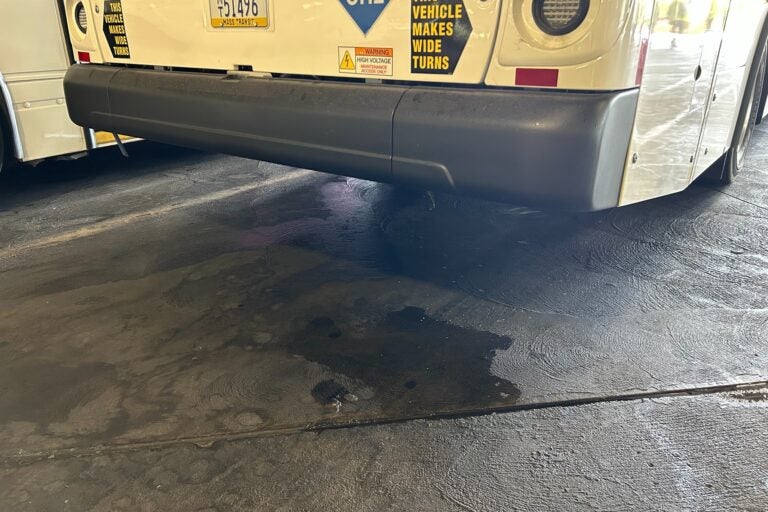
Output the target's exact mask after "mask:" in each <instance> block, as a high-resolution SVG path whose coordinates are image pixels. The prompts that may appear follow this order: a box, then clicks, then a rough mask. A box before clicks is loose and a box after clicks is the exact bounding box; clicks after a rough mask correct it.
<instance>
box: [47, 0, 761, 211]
mask: <svg viewBox="0 0 768 512" xmlns="http://www.w3.org/2000/svg"><path fill="white" fill-rule="evenodd" d="M62 1H63V2H64V3H63V5H64V9H65V13H66V23H67V29H68V32H69V36H70V40H71V42H72V45H73V48H74V51H75V52H76V53H77V56H78V60H79V61H80V64H78V65H75V66H73V67H71V68H70V69H69V70H68V72H67V75H66V78H65V82H64V86H65V94H66V99H67V105H68V107H69V113H70V116H71V118H72V119H73V120H74V122H76V123H77V124H79V125H81V126H92V127H95V128H98V129H100V130H106V131H120V132H122V133H127V134H130V135H135V136H138V137H142V138H146V139H151V140H157V141H160V142H165V143H169V144H176V145H182V146H192V147H196V148H203V149H208V150H212V151H218V152H223V153H230V154H233V155H240V156H245V157H250V158H257V159H262V160H267V161H272V162H276V163H282V164H286V165H291V166H296V167H304V168H308V169H314V170H319V171H324V172H329V173H334V174H339V175H345V176H352V177H358V178H364V179H369V180H374V181H380V182H389V183H394V184H399V185H405V186H410V187H417V188H422V189H426V190H432V191H448V192H452V193H457V194H465V195H472V196H479V197H483V198H489V199H493V200H501V201H507V202H514V203H517V204H523V205H530V206H534V207H543V208H554V209H562V210H575V211H596V210H603V209H608V208H613V207H617V206H625V205H629V204H633V203H638V202H640V201H646V200H649V199H653V198H657V197H660V196H665V195H669V194H673V193H676V192H679V191H682V190H684V189H685V188H687V187H688V186H689V185H690V184H691V183H692V182H693V181H694V180H696V179H697V178H699V177H700V176H702V175H704V174H706V177H707V178H709V179H712V180H716V181H718V182H721V183H723V184H728V183H730V182H731V181H733V180H734V179H735V178H736V176H737V175H738V174H739V173H740V172H742V171H744V169H745V167H744V157H745V154H746V151H747V147H748V145H749V140H750V136H751V134H752V132H753V128H754V126H755V125H756V124H758V123H759V122H760V121H761V120H762V118H763V112H764V110H765V97H766V87H765V80H764V75H765V68H766V36H767V35H768V28H767V27H768V26H767V25H766V13H767V12H768V3H766V0H314V1H312V2H305V1H303V0H279V1H276V0H194V1H189V0H164V1H162V2H147V1H142V0H106V1H103V0H62Z"/></svg>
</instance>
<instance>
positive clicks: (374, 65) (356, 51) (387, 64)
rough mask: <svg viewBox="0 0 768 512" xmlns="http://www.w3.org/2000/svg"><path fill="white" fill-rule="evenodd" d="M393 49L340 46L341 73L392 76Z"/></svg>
mask: <svg viewBox="0 0 768 512" xmlns="http://www.w3.org/2000/svg"><path fill="white" fill-rule="evenodd" d="M393 60H394V51H393V50H392V48H360V47H354V46H339V73H353V74H356V75H378V76H392V62H393Z"/></svg>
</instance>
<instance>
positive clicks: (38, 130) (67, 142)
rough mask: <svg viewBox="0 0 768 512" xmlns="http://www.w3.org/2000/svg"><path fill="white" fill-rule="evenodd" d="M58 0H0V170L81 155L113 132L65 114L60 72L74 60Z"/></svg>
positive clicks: (109, 140) (110, 140) (110, 139)
mask: <svg viewBox="0 0 768 512" xmlns="http://www.w3.org/2000/svg"><path fill="white" fill-rule="evenodd" d="M60 7H61V6H60V4H59V2H58V0H24V1H23V2H18V1H10V0H0V171H1V170H2V169H3V168H4V167H5V166H7V165H8V164H10V163H13V162H14V161H19V162H36V161H39V160H42V159H45V158H50V157H54V156H63V155H73V154H75V155H77V154H82V153H84V152H85V151H87V150H89V149H93V148H96V147H99V146H103V145H110V144H113V143H114V138H113V136H112V134H111V133H96V132H94V131H93V130H84V129H83V128H81V127H79V126H77V125H76V124H74V123H73V122H72V121H70V119H69V115H68V114H67V107H66V105H65V99H64V85H63V82H64V74H65V73H66V71H67V68H68V67H69V66H70V65H71V64H72V63H73V62H74V61H73V59H72V56H71V53H70V52H71V51H70V46H69V43H68V41H67V36H66V29H65V28H64V27H63V25H62V20H63V17H62V16H61V14H60Z"/></svg>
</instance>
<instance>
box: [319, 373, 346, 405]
mask: <svg viewBox="0 0 768 512" xmlns="http://www.w3.org/2000/svg"><path fill="white" fill-rule="evenodd" d="M348 394H349V390H348V389H347V388H346V387H344V386H343V385H342V384H339V383H338V382H336V381H335V380H333V379H328V380H324V381H321V382H318V383H317V385H316V386H315V387H314V388H312V396H313V397H314V398H315V400H317V401H318V402H320V403H321V404H323V405H331V404H336V403H338V402H344V401H346V397H347V395H348Z"/></svg>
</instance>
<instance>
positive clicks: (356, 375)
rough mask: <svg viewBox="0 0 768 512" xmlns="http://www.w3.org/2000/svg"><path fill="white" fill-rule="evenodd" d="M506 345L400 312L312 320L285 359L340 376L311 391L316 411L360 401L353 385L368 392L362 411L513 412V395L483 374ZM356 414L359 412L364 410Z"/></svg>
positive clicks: (418, 313)
mask: <svg viewBox="0 0 768 512" xmlns="http://www.w3.org/2000/svg"><path fill="white" fill-rule="evenodd" d="M511 344H512V340H511V339H510V338H509V337H506V336H499V335H496V334H493V333H489V332H483V331H477V330H472V329H468V328H465V327H459V326H455V325H452V324H450V323H448V322H445V321H442V320H436V319H434V318H432V317H430V316H429V315H428V314H427V313H426V312H425V311H424V310H423V309H421V308H416V307H405V308H403V309H401V310H398V311H391V312H388V313H386V314H385V315H383V318H380V319H379V320H374V321H370V322H368V323H366V324H363V325H360V324H359V323H355V324H352V323H350V324H349V325H347V324H345V323H343V322H341V321H336V320H333V319H331V318H329V317H325V316H319V317H316V318H314V319H312V320H310V321H308V322H307V324H306V326H305V327H304V328H303V329H302V330H301V331H300V332H298V333H297V334H296V336H294V337H293V339H292V341H291V342H290V345H289V351H290V352H291V353H293V354H296V355H300V356H302V357H303V358H305V359H307V360H310V361H314V362H317V363H319V364H322V365H324V366H325V367H327V368H328V369H329V370H331V371H332V372H334V373H336V374H337V375H338V376H339V377H338V379H337V380H333V379H331V380H325V381H323V382H320V383H319V384H317V385H316V386H315V387H314V389H312V391H311V393H312V396H313V397H314V398H315V399H316V400H317V401H318V402H320V403H322V404H330V403H334V402H336V401H339V402H343V401H344V397H345V396H347V395H353V396H354V395H365V393H362V392H358V391H357V390H355V389H354V384H353V383H360V384H361V385H364V386H366V387H368V388H370V389H372V390H373V396H372V397H371V398H369V400H373V401H374V403H373V404H371V403H368V404H367V406H369V407H370V406H374V408H375V409H378V410H381V409H383V410H384V412H387V413H389V414H405V413H407V414H412V415H413V414H416V415H418V414H426V415H428V414H432V413H436V412H446V411H453V410H461V409H465V410H466V409H474V408H486V407H498V406H503V405H511V404H514V403H515V402H516V401H517V399H518V398H519V397H520V390H519V389H518V388H517V386H516V385H515V384H513V383H511V382H509V381H506V380H503V379H499V378H497V377H494V376H493V375H492V374H491V371H490V365H491V362H492V360H493V354H494V352H495V351H496V350H505V349H507V348H509V347H510V345H511ZM338 381H341V382H343V383H344V384H343V385H342V384H340V383H339V382H338ZM361 402H365V400H361ZM358 406H360V407H362V408H363V409H365V408H366V404H365V403H358Z"/></svg>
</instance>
